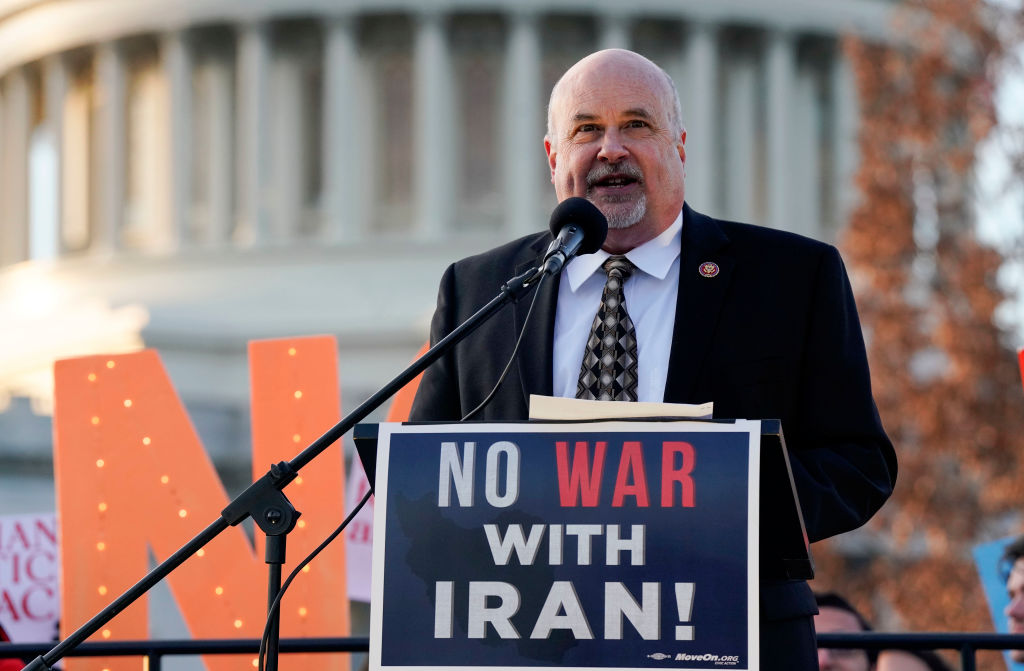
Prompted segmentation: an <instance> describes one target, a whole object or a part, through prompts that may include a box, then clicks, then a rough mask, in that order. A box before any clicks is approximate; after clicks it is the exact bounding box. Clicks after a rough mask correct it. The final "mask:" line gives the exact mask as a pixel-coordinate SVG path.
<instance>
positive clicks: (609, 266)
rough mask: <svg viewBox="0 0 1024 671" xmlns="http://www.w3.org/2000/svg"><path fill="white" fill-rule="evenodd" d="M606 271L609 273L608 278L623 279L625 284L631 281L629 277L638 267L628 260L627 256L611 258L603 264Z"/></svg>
mask: <svg viewBox="0 0 1024 671" xmlns="http://www.w3.org/2000/svg"><path fill="white" fill-rule="evenodd" d="M601 267H602V268H604V271H605V272H606V273H608V277H614V278H616V279H621V280H622V281H623V282H625V281H626V280H627V279H629V276H630V275H632V274H633V271H634V270H636V266H634V265H633V262H632V261H630V260H629V259H627V258H626V257H625V256H609V257H608V258H607V259H605V262H604V263H603V264H601Z"/></svg>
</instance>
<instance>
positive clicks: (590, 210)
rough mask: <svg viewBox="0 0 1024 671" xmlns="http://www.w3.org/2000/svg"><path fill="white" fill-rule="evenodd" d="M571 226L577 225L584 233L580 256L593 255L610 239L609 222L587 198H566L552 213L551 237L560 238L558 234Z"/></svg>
mask: <svg viewBox="0 0 1024 671" xmlns="http://www.w3.org/2000/svg"><path fill="white" fill-rule="evenodd" d="M569 224H576V225H577V226H579V227H580V230H582V231H583V242H582V243H581V244H580V250H579V253H580V254H593V253H594V252H596V251H597V250H599V249H601V245H603V244H604V239H605V238H606V237H608V220H607V219H606V218H605V216H604V215H603V214H602V213H601V210H599V209H597V206H596V205H594V204H593V203H591V202H590V201H589V200H587V199H586V198H580V197H578V196H573V197H572V198H566V199H565V200H563V201H562V202H561V203H559V204H558V206H557V207H556V208H555V209H554V210H553V211H552V212H551V224H550V229H551V235H553V236H555V237H558V233H559V232H560V231H561V230H562V229H563V228H565V227H566V226H568V225H569Z"/></svg>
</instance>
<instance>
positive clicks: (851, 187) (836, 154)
mask: <svg viewBox="0 0 1024 671" xmlns="http://www.w3.org/2000/svg"><path fill="white" fill-rule="evenodd" d="M831 79H832V81H831V88H832V101H833V102H832V109H833V110H834V114H835V117H834V119H833V131H834V135H833V137H834V140H833V141H834V143H835V144H834V151H833V154H832V155H833V161H834V162H833V170H832V174H833V177H834V182H833V184H832V189H833V193H834V198H833V203H834V204H835V211H834V212H832V213H831V220H832V221H831V222H830V223H831V225H832V227H834V228H835V229H839V228H842V227H843V226H845V225H846V221H847V219H848V218H849V216H850V213H851V212H852V210H853V206H854V204H855V202H856V198H857V187H856V185H855V184H854V183H853V180H854V176H855V174H856V171H857V164H858V163H859V162H860V148H859V146H858V145H857V128H858V126H859V125H860V120H859V116H860V115H859V110H860V106H859V102H858V99H857V84H856V81H855V80H854V77H853V70H852V68H851V67H850V63H849V62H848V61H847V60H846V59H845V58H844V57H843V53H842V51H841V50H840V49H838V48H837V49H836V53H835V54H834V55H833V60H832V72H831Z"/></svg>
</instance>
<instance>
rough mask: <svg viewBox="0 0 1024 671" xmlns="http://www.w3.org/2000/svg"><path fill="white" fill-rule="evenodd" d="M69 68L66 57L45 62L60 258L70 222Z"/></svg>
mask: <svg viewBox="0 0 1024 671" xmlns="http://www.w3.org/2000/svg"><path fill="white" fill-rule="evenodd" d="M68 89H69V85H68V68H67V64H66V63H65V62H64V56H63V54H53V55H51V56H49V57H47V58H46V59H45V60H44V61H43V98H44V101H45V102H44V104H43V107H44V108H45V109H46V125H47V127H48V128H49V133H50V141H51V143H52V148H53V154H54V157H55V158H56V160H57V164H56V166H54V167H55V170H54V174H53V175H52V177H53V178H54V180H55V182H56V183H55V184H53V185H52V187H51V190H50V193H51V194H52V195H51V197H52V198H53V204H52V208H53V213H54V219H55V220H54V221H53V225H54V226H55V228H56V230H55V231H53V233H54V235H55V238H56V241H57V245H56V249H55V250H53V251H55V252H56V253H57V254H60V253H62V252H64V251H66V250H65V248H64V245H63V242H64V241H63V235H62V233H63V231H64V227H65V221H66V219H67V201H68V199H67V190H68V189H67V186H66V184H65V174H66V173H67V170H66V169H65V157H66V156H67V145H66V143H65V141H64V134H65V131H64V127H65V109H66V99H67V96H68Z"/></svg>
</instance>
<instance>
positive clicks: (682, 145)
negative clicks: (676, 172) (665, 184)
mask: <svg viewBox="0 0 1024 671" xmlns="http://www.w3.org/2000/svg"><path fill="white" fill-rule="evenodd" d="M679 159H680V160H681V161H682V162H683V165H686V130H685V129H684V130H683V131H682V132H681V133H680V134H679Z"/></svg>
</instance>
